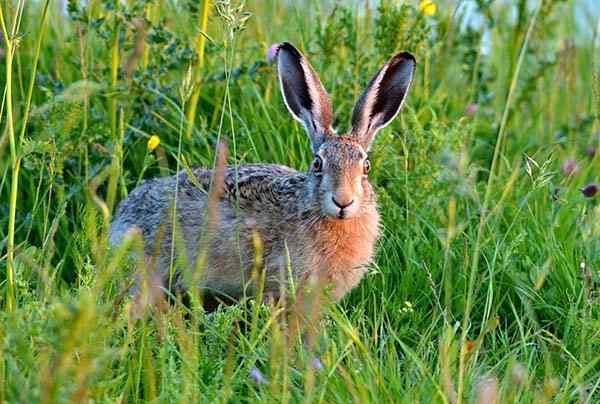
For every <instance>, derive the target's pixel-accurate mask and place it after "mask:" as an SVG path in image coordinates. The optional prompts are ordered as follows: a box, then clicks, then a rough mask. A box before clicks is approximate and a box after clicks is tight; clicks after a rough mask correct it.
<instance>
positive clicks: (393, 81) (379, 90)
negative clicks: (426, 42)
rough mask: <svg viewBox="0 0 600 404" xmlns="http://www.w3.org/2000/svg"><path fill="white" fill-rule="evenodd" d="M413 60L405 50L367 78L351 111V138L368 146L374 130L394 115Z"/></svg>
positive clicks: (405, 91) (413, 68)
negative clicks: (367, 80)
mask: <svg viewBox="0 0 600 404" xmlns="http://www.w3.org/2000/svg"><path fill="white" fill-rule="evenodd" d="M415 66H416V61H415V58H414V56H413V55H411V54H410V53H407V52H402V53H398V54H397V55H396V56H394V57H393V58H391V59H390V60H389V61H388V62H387V63H386V64H385V65H383V67H382V68H381V69H380V70H379V71H378V72H377V74H376V75H375V76H374V77H373V78H372V79H371V81H370V82H369V84H368V85H367V88H366V89H365V92H364V93H363V94H362V96H361V97H360V99H359V100H358V102H357V103H356V106H355V107H354V111H353V112H352V131H351V134H352V136H353V137H355V138H357V139H358V141H359V142H360V143H361V145H362V146H363V147H364V148H365V149H367V150H368V149H369V147H370V146H371V143H372V142H373V139H374V138H375V134H376V133H377V131H378V130H379V129H381V128H383V127H385V126H386V125H387V124H389V123H390V122H391V121H392V120H393V119H394V118H395V117H396V115H398V112H399V111H400V108H401V107H402V103H403V102H404V98H405V97H406V94H407V93H408V89H409V87H410V83H411V81H412V78H413V74H414V71H415Z"/></svg>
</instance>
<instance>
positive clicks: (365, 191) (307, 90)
mask: <svg viewBox="0 0 600 404" xmlns="http://www.w3.org/2000/svg"><path fill="white" fill-rule="evenodd" d="M277 63H278V70H279V82H280V84H281V91H282V93H283V98H284V100H285V103H286V105H287V107H288V109H289V111H290V112H291V114H292V115H293V116H294V118H295V119H296V120H298V121H300V122H301V123H302V124H303V125H304V127H305V128H306V131H307V132H308V135H309V136H310V140H311V143H312V151H313V154H314V159H313V162H312V165H311V168H310V169H309V172H308V175H309V177H310V178H311V180H312V181H311V184H313V185H314V187H313V190H314V192H313V193H312V194H313V197H314V201H313V202H314V204H315V205H316V207H318V208H319V209H320V212H321V214H322V215H324V216H326V217H330V218H335V219H345V218H350V217H353V216H356V215H357V214H360V212H361V210H362V209H363V208H366V207H372V204H373V190H372V188H371V185H370V184H369V182H368V173H369V170H370V168H371V163H370V162H369V156H368V154H367V153H368V151H369V148H370V146H371V143H372V142H373V139H374V138H375V135H376V133H377V131H378V130H379V129H381V128H383V127H385V126H386V125H387V124H389V123H390V122H391V121H392V120H393V119H394V117H395V116H396V115H397V114H398V112H399V111H400V108H401V107H402V103H403V101H404V98H405V97H406V94H407V92H408V89H409V87H410V83H411V80H412V77H413V73H414V70H415V65H416V63H415V58H414V57H413V56H412V55H411V54H410V53H399V54H397V55H396V56H394V57H393V58H391V59H390V60H389V61H388V62H387V63H386V64H385V65H383V67H382V68H381V69H380V70H379V72H377V74H375V76H374V77H373V78H372V79H371V81H370V82H369V84H368V85H367V88H366V89H365V91H364V93H363V94H362V96H361V97H360V99H359V100H358V102H357V104H356V106H355V107H354V111H353V113H352V128H351V129H350V131H349V133H348V134H346V135H343V136H340V135H337V134H336V133H335V132H334V130H333V128H332V126H331V125H332V123H333V112H332V108H331V100H330V99H329V96H328V95H327V92H326V91H325V88H324V87H323V85H322V84H321V81H320V80H319V77H318V76H317V74H316V73H315V71H314V70H313V68H312V67H311V65H310V64H309V63H308V61H307V60H306V58H305V57H304V56H303V55H302V54H301V53H300V52H299V51H298V50H297V49H296V48H295V47H294V46H292V45H291V44H289V43H287V42H284V43H282V44H281V45H279V49H278V52H277Z"/></svg>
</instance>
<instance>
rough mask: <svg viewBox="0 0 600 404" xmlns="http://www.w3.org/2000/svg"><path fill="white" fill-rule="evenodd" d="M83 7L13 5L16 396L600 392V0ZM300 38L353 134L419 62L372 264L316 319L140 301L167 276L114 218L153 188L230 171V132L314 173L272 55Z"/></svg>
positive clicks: (543, 398) (8, 31)
mask: <svg viewBox="0 0 600 404" xmlns="http://www.w3.org/2000/svg"><path fill="white" fill-rule="evenodd" d="M79 3H80V2H77V1H69V2H68V13H66V14H65V13H64V12H63V11H62V9H61V8H60V7H59V5H58V4H57V3H56V2H51V1H43V2H26V1H23V0H18V1H17V0H12V1H7V2H3V3H2V4H1V5H0V10H1V11H0V22H1V27H2V33H3V41H2V42H1V44H0V46H1V47H2V49H3V52H2V56H0V62H2V65H3V66H4V68H3V69H4V70H2V71H1V73H2V74H0V86H1V87H2V88H3V99H2V105H1V111H2V114H1V117H0V128H1V132H0V210H1V212H2V214H1V215H0V250H1V251H2V253H1V255H0V268H1V269H2V275H1V276H2V277H1V278H0V279H1V281H2V284H1V288H2V293H1V296H2V300H1V303H2V307H3V308H4V310H3V311H2V312H1V313H0V324H1V327H0V341H1V345H0V401H7V402H69V401H73V402H88V401H95V402H117V401H118V402H139V401H155V402H184V401H188V402H189V401H192V402H199V401H201V402H209V401H215V400H218V401H220V402H255V401H276V402H290V401H291V402H444V403H455V402H478V403H490V402H494V400H497V402H596V401H598V399H599V397H600V393H599V390H600V355H599V354H598V352H600V331H599V330H600V322H599V320H598V319H599V318H600V304H599V303H600V300H599V296H600V294H599V289H598V285H599V284H600V273H599V271H598V268H600V225H599V223H600V206H599V204H598V200H599V199H598V198H599V196H598V195H596V196H595V197H591V198H588V197H585V196H584V195H583V194H582V192H581V191H580V189H581V188H582V187H584V186H586V185H589V184H591V183H598V182H600V174H599V173H600V162H599V160H600V157H598V156H599V155H600V152H596V153H595V154H594V153H593V152H594V151H595V150H598V147H599V145H600V135H599V134H598V133H600V132H598V131H599V130H600V126H599V122H598V114H599V112H600V111H599V108H600V90H599V89H600V81H599V79H598V77H599V74H600V72H599V71H598V69H599V68H598V52H599V51H598V49H597V46H594V44H595V43H597V37H598V35H597V32H596V33H594V34H592V36H590V35H589V32H594V30H595V29H596V26H597V21H592V23H593V24H592V25H591V26H585V24H586V23H587V21H583V20H581V19H576V17H575V12H574V10H575V8H576V7H583V6H582V4H583V3H580V2H578V1H544V2H539V3H537V2H532V4H531V5H530V6H528V2H526V1H524V0H517V1H515V2H512V3H514V4H511V2H505V3H503V4H496V2H486V1H476V2H474V3H475V4H476V5H477V13H478V15H480V20H481V22H482V24H481V26H479V25H478V26H472V25H469V24H468V21H465V20H464V18H465V17H464V14H463V13H462V12H461V9H458V10H457V9H456V8H455V7H456V5H455V4H453V3H449V2H440V3H438V10H437V13H436V14H435V15H433V16H426V15H424V14H423V13H422V12H421V11H420V10H419V8H418V4H417V3H413V2H404V3H403V2H392V1H382V2H381V3H377V2H368V3H366V2H358V3H354V2H347V3H340V4H329V3H322V2H317V1H306V2H301V3H300V2H276V1H270V0H265V1H248V2H246V4H240V3H239V2H235V1H233V2H232V1H208V0H205V1H203V2H199V3H198V2H193V1H180V2H171V1H165V0H147V1H125V2H121V1H116V2H115V1H112V0H111V1H99V0H92V1H89V2H87V3H86V4H79ZM488 3H492V4H488ZM533 3H535V4H533ZM590 27H591V30H590V29H589V28H590ZM283 40H288V41H291V42H293V43H294V44H296V45H297V46H298V47H299V48H301V49H302V50H303V51H304V52H305V53H306V54H307V55H308V57H309V58H310V59H311V62H312V63H313V65H314V66H315V68H316V69H317V70H318V71H319V72H320V74H321V77H322V80H323V82H324V84H325V86H326V87H327V88H328V90H329V91H330V92H331V93H332V97H333V101H334V109H335V113H336V119H337V120H336V126H337V127H338V128H339V130H340V131H341V132H343V131H344V130H345V129H347V127H348V125H349V120H350V113H351V110H352V107H353V104H354V102H355V101H356V99H357V98H358V96H359V95H360V92H361V90H362V88H364V86H365V85H366V83H367V81H368V79H369V78H370V76H371V75H372V74H373V73H374V72H375V71H376V70H377V68H378V67H379V66H380V65H381V64H382V63H383V62H384V61H385V60H386V59H387V58H388V57H389V56H390V55H391V54H392V53H393V52H395V51H399V50H408V51H411V52H413V53H414V54H415V55H416V57H417V60H418V74H417V76H416V80H415V81H416V82H415V84H414V86H413V87H412V89H411V93H410V95H409V98H408V101H407V103H406V105H405V107H404V109H403V111H402V113H401V115H400V117H399V118H397V119H396V121H395V122H394V123H393V124H392V125H391V126H390V127H389V128H387V129H385V130H384V131H383V132H382V133H381V134H380V135H379V136H378V139H377V142H376V144H375V146H374V148H373V151H372V162H373V170H372V173H373V174H372V177H371V178H372V182H373V183H374V184H375V186H376V189H377V191H378V194H379V204H380V210H381V215H382V218H383V230H384V236H383V238H382V239H381V240H380V242H379V246H378V253H377V258H376V260H375V263H374V264H373V266H372V268H370V271H369V274H368V276H366V278H365V279H364V280H363V282H362V283H361V285H360V286H359V287H358V288H357V289H356V290H355V291H353V292H352V293H351V294H350V295H349V296H348V297H346V298H345V299H344V300H343V301H342V302H341V303H340V304H337V305H334V306H331V307H323V308H322V309H323V314H322V316H321V317H320V318H318V317H317V318H313V320H312V324H309V326H308V327H307V328H306V329H303V330H301V332H299V333H294V332H291V330H292V329H293V323H291V322H288V321H289V317H288V316H287V315H286V313H285V312H284V310H283V309H282V308H281V307H271V306H267V305H262V304H258V303H256V302H253V301H249V302H247V303H245V304H243V305H237V306H230V307H222V308H220V309H219V310H218V311H217V312H215V313H210V314H208V313H206V312H205V311H204V310H203V309H202V308H201V305H200V304H199V297H198V296H196V295H195V294H192V295H191V303H189V304H186V305H184V304H182V303H180V302H175V303H172V304H169V305H166V306H165V305H163V306H161V307H151V306H143V305H141V306H140V305H137V304H136V303H135V302H134V301H132V299H131V297H130V296H129V293H128V290H129V287H130V286H131V284H132V281H133V273H135V272H136V271H137V272H141V271H143V267H144V264H143V263H139V262H130V263H128V264H125V263H124V262H125V261H126V260H125V255H126V253H127V251H128V250H132V249H133V250H140V249H141V248H142V246H141V245H140V240H139V239H138V238H136V237H132V238H131V239H130V240H128V241H127V243H126V245H124V246H122V247H120V248H118V249H115V250H114V251H109V249H108V242H107V232H108V228H109V224H110V220H111V217H112V212H113V211H114V206H115V204H116V202H118V201H119V200H121V199H123V198H125V197H126V195H127V192H129V191H130V190H131V189H133V188H134V187H135V186H136V185H137V184H138V183H139V181H140V179H141V178H142V177H145V178H149V177H155V176H159V175H169V174H172V173H173V172H175V171H176V170H177V169H184V170H186V169H188V168H189V167H191V166H193V165H203V166H212V165H213V164H214V161H215V154H214V150H215V146H216V144H217V142H218V140H219V139H226V140H227V141H228V143H229V145H230V147H229V154H230V157H229V163H230V164H243V163H248V162H258V161H263V162H277V163H281V164H286V165H289V166H292V167H295V168H298V169H306V168H307V166H308V163H309V162H310V159H311V155H310V149H309V146H308V139H307V138H306V136H305V134H304V132H303V130H302V128H301V127H300V126H299V125H297V124H296V123H295V122H293V120H292V119H291V118H290V117H289V114H288V113H287V111H286V110H285V107H284V104H283V101H282V100H281V97H280V95H279V88H278V83H277V79H276V72H275V69H274V66H273V65H271V64H269V63H267V61H266V59H265V54H266V51H267V49H268V48H269V46H270V45H271V44H273V43H275V42H280V41H283ZM482 42H483V43H487V45H486V46H483V47H482V46H481V45H482ZM153 135H154V136H158V137H159V138H160V145H159V146H158V147H157V148H156V149H153V150H149V148H148V140H149V139H150V137H151V136H153ZM257 262H258V263H259V264H260V261H257ZM150 289H151V288H150ZM149 292H151V290H149ZM140 307H141V308H143V310H145V312H144V313H142V315H140V313H139V310H140ZM307 340H309V341H310V342H309V343H307Z"/></svg>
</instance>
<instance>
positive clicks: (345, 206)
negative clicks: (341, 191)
mask: <svg viewBox="0 0 600 404" xmlns="http://www.w3.org/2000/svg"><path fill="white" fill-rule="evenodd" d="M331 200H332V201H333V203H334V204H335V206H337V207H338V208H340V209H344V208H347V207H348V206H350V205H352V204H353V203H354V199H351V200H350V202H345V201H343V202H338V201H336V199H335V196H332V197H331ZM344 202H345V203H344Z"/></svg>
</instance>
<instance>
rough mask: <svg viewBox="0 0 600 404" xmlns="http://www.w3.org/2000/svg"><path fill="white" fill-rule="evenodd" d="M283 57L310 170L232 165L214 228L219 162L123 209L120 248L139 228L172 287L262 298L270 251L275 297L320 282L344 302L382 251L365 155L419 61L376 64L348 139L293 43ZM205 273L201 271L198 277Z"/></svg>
mask: <svg viewBox="0 0 600 404" xmlns="http://www.w3.org/2000/svg"><path fill="white" fill-rule="evenodd" d="M277 65H278V72H279V83H280V85H281V91H282V93H283V98H284V100H285V104H286V105H287V108H288V109H289V111H290V113H291V114H292V116H293V117H294V118H295V119H296V120H298V121H299V122H301V123H302V124H303V125H304V127H305V128H306V131H307V132H308V135H309V137H310V140H311V143H312V152H313V155H314V159H313V161H312V164H311V166H310V168H309V169H308V171H307V172H298V171H295V170H293V169H291V168H288V167H284V166H281V165H273V164H248V165H243V166H239V167H237V168H236V167H226V168H225V169H224V172H223V173H222V179H221V182H222V185H221V188H222V189H221V190H220V192H219V196H218V199H217V200H216V202H215V204H216V209H214V210H215V215H214V216H215V219H214V223H212V225H209V223H207V221H208V219H207V217H208V215H207V214H206V211H207V208H208V206H209V202H208V198H209V192H208V190H209V189H210V186H211V181H212V179H213V170H209V169H204V168H197V169H194V170H192V174H193V177H194V178H190V176H189V172H180V173H178V174H177V175H175V176H172V177H165V178H158V179H152V180H148V181H145V182H143V183H142V184H141V185H140V186H139V187H137V188H136V189H134V190H133V191H132V192H131V193H130V195H129V196H128V198H127V199H125V200H124V201H123V202H121V204H120V206H119V208H118V211H117V215H116V218H115V220H114V222H113V223H112V226H111V231H110V242H111V245H113V246H116V245H118V244H120V243H121V242H122V240H123V237H124V235H125V234H126V233H127V232H128V231H130V230H132V229H137V230H138V231H139V232H141V235H142V237H143V239H144V242H145V255H146V262H148V263H149V265H151V266H152V268H153V271H154V273H155V274H158V276H159V278H160V280H161V282H162V283H163V285H164V286H165V287H166V288H170V290H171V291H179V292H181V291H183V290H187V289H188V288H190V287H192V285H190V284H189V283H190V280H193V282H194V283H195V285H194V287H198V288H200V289H202V290H203V291H204V292H205V293H210V294H212V295H213V296H214V295H216V296H224V297H229V298H231V299H234V300H237V299H240V298H241V297H243V296H246V295H252V294H254V293H256V290H258V289H257V287H256V284H254V285H252V284H250V283H249V280H250V278H251V274H252V271H253V270H254V269H256V268H255V267H256V263H255V262H256V261H255V260H256V256H257V254H260V255H261V256H262V265H261V268H260V269H261V271H264V272H262V273H263V274H264V293H265V295H266V296H271V297H275V298H277V297H281V296H282V295H283V294H284V293H285V291H286V290H288V287H289V285H290V282H293V283H294V284H295V285H296V287H302V285H303V283H304V282H306V281H307V280H308V279H315V278H318V279H320V280H324V281H325V284H326V285H328V286H329V289H330V292H331V297H332V298H333V299H335V300H339V299H340V298H342V297H343V296H344V295H345V294H346V293H348V292H349V291H350V290H351V289H352V288H354V287H355V286H356V285H357V284H358V283H359V282H360V280H361V278H362V277H363V275H364V273H365V270H366V267H367V266H368V264H369V263H370V262H371V260H372V258H373V253H374V248H375V243H376V241H377V239H378V236H379V214H378V212H377V206H376V198H375V192H374V191H373V188H372V186H371V184H369V181H368V173H369V170H370V168H371V164H370V162H369V157H368V154H367V153H368V151H369V147H370V146H371V143H372V142H373V139H374V137H375V135H376V134H377V131H379V129H381V128H383V127H385V126H386V125H387V124H389V123H390V122H391V121H392V120H393V119H394V117H395V116H396V115H397V114H398V112H399V110H400V108H401V107H402V103H403V101H404V99H405V97H406V94H407V92H408V90H409V87H410V84H411V81H412V78H413V74H414V70H415V65H416V62H415V59H414V57H413V56H412V55H411V54H409V53H399V54H397V55H395V56H394V57H392V58H391V59H390V60H389V61H388V62H387V63H386V64H385V65H384V66H383V67H382V68H381V69H380V70H379V72H377V74H376V75H375V76H374V77H373V78H372V79H371V81H370V82H369V84H368V85H367V88H366V90H365V91H364V93H363V94H362V96H361V97H360V99H359V100H358V103H357V104H356V106H355V108H354V111H353V113H352V128H351V129H350V131H349V132H348V133H347V134H345V135H343V136H340V135H337V134H336V133H335V131H334V129H333V128H332V123H333V115H332V107H331V101H330V99H329V96H328V94H327V92H326V91H325V89H324V88H323V85H322V84H321V81H320V80H319V77H318V76H317V74H316V73H315V71H314V70H313V68H312V67H311V65H310V64H309V63H308V60H307V59H306V58H305V57H304V56H303V55H302V54H301V53H300V52H299V51H298V50H297V49H296V48H295V47H294V46H292V45H291V44H289V43H287V42H286V43H282V44H280V45H279V46H278V51H277ZM173 207H175V211H176V214H174V215H173ZM173 219H175V220H173ZM173 223H175V226H176V231H175V232H173V230H172V227H173ZM174 234H175V237H174V240H173V235H174ZM257 240H259V242H258V243H257ZM257 245H258V246H260V248H259V249H257V248H256V247H257ZM200 260H201V262H199V261H200ZM182 262H183V264H182ZM173 268H175V269H173ZM186 271H188V273H186ZM195 271H201V274H200V275H199V276H190V272H195ZM196 275H198V274H196ZM290 275H291V276H290ZM290 278H291V279H290Z"/></svg>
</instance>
